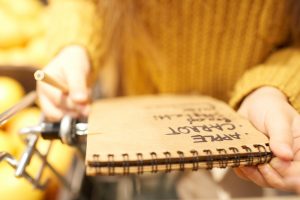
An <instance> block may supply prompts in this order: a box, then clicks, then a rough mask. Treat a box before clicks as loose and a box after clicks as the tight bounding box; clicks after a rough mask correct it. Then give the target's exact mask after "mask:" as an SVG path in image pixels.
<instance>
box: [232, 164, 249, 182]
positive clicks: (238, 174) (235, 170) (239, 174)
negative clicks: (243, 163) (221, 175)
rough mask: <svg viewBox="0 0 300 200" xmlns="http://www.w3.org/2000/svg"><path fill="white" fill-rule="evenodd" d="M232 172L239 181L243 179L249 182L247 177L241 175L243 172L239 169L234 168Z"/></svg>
mask: <svg viewBox="0 0 300 200" xmlns="http://www.w3.org/2000/svg"><path fill="white" fill-rule="evenodd" d="M233 171H234V172H235V174H236V175H237V176H238V177H240V178H241V179H243V180H245V181H250V180H249V178H247V176H246V175H245V174H244V173H243V171H242V170H241V169H240V168H239V167H238V168H234V169H233Z"/></svg>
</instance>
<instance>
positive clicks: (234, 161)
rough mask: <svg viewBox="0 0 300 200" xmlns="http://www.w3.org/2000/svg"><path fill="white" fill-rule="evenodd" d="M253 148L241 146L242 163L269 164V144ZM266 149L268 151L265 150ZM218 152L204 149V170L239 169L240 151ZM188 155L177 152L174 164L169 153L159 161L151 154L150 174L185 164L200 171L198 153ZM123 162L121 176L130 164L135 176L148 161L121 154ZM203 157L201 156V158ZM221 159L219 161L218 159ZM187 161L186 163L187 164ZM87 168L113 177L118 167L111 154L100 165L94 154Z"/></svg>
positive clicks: (193, 152) (230, 148)
mask: <svg viewBox="0 0 300 200" xmlns="http://www.w3.org/2000/svg"><path fill="white" fill-rule="evenodd" d="M253 147H254V148H256V149H257V150H258V151H259V152H258V153H257V152H255V154H254V152H253V150H252V149H251V148H250V147H248V146H246V145H243V146H241V148H242V149H244V150H245V152H246V153H247V157H246V158H245V157H243V163H244V164H245V165H246V166H252V165H254V164H256V163H257V164H263V163H266V162H269V161H270V160H271V158H272V153H271V151H270V146H269V144H265V145H261V144H255V145H253ZM267 148H268V150H269V151H268V150H267ZM216 151H217V152H218V155H213V153H212V150H210V149H205V150H203V152H204V153H205V154H206V160H205V161H204V162H205V163H206V169H212V168H213V167H215V165H216V164H217V166H218V167H220V168H226V167H228V166H231V167H239V166H240V165H241V161H242V158H241V155H240V154H239V153H240V151H239V149H238V148H236V147H229V148H228V150H226V149H224V148H222V149H216ZM229 151H230V152H232V156H233V157H232V156H231V157H229V155H230V154H229ZM190 153H191V154H192V156H191V157H189V158H187V157H185V155H184V152H182V151H177V154H178V157H176V158H175V159H178V160H177V161H175V162H174V158H172V155H171V153H170V152H168V151H167V152H163V155H164V157H165V158H164V159H163V160H159V159H158V156H157V153H156V152H151V153H150V156H151V160H150V166H151V173H157V172H158V171H159V170H158V167H159V166H162V165H164V169H165V172H166V173H169V172H171V171H172V165H174V164H176V165H179V170H180V171H183V170H185V165H186V163H190V164H192V170H193V171H197V170H199V169H200V166H199V163H201V160H200V157H201V156H200V154H199V151H197V150H191V151H190ZM122 157H123V161H122V163H121V167H122V168H123V174H124V175H128V174H130V168H131V163H133V166H136V167H137V174H143V173H144V166H146V165H147V166H149V161H148V163H145V160H144V159H143V154H142V153H137V154H136V157H137V159H136V160H135V161H130V160H129V154H127V153H125V154H122ZM202 157H203V156H202ZM220 158H221V159H220ZM254 158H257V159H258V162H257V160H255V161H256V162H255V163H254ZM187 160H188V162H187ZM89 167H91V168H94V169H95V173H96V174H101V168H104V167H105V168H107V171H108V175H114V174H115V168H116V167H120V166H119V165H118V166H116V162H115V161H114V155H113V154H108V155H107V162H106V164H105V162H103V163H101V162H100V155H99V154H94V155H93V161H91V162H89Z"/></svg>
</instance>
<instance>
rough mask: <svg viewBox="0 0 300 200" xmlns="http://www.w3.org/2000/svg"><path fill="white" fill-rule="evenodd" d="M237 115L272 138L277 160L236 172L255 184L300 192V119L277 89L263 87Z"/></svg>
mask: <svg viewBox="0 0 300 200" xmlns="http://www.w3.org/2000/svg"><path fill="white" fill-rule="evenodd" d="M238 112H239V113H240V114H241V115H243V116H244V117H246V118H248V119H249V120H250V121H251V123H252V124H253V125H254V126H255V127H256V128H257V129H258V130H260V131H262V132H264V133H265V134H266V135H267V136H268V137H269V138H270V147H271V150H272V151H273V153H274V154H275V156H276V158H274V159H272V161H271V162H270V163H269V164H263V165H259V166H257V167H240V168H236V169H235V172H236V173H237V174H238V175H239V176H240V177H242V178H245V179H248V180H251V181H253V182H254V183H256V184H258V185H260V186H265V187H273V188H276V189H281V190H293V189H296V187H298V188H300V181H298V182H297V181H294V182H293V184H291V182H289V181H288V179H289V178H291V177H296V176H298V178H299V179H300V115H299V113H298V112H297V111H296V110H295V109H294V108H293V107H292V106H291V105H290V104H289V103H288V101H287V99H286V97H285V96H284V95H283V93H281V92H280V91H279V90H278V89H276V88H273V87H262V88H260V89H257V90H256V91H254V92H253V93H251V94H250V95H249V96H248V97H246V99H245V100H244V101H243V103H242V105H241V107H240V109H239V110H238Z"/></svg>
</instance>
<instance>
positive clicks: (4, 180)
mask: <svg viewBox="0 0 300 200" xmlns="http://www.w3.org/2000/svg"><path fill="white" fill-rule="evenodd" d="M14 173H15V170H14V169H13V168H12V167H10V166H9V165H8V164H5V163H3V164H1V166H0V197H1V199H2V200H20V199H22V200H42V199H44V196H45V193H44V192H43V191H40V190H37V189H34V187H33V186H32V184H31V183H29V182H28V181H27V180H25V179H24V178H16V177H15V175H14Z"/></svg>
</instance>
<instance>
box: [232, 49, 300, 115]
mask: <svg viewBox="0 0 300 200" xmlns="http://www.w3.org/2000/svg"><path fill="white" fill-rule="evenodd" d="M262 86H273V87H276V88H278V89H279V90H281V91H282V92H283V93H284V94H285V95H286V96H287V98H288V100H289V102H290V103H291V105H292V106H293V107H294V108H295V109H296V110H297V111H298V112H300V49H297V48H287V49H282V50H279V51H276V52H274V53H273V54H272V55H271V56H270V57H269V58H268V59H267V61H266V62H265V63H264V64H261V65H258V66H256V67H254V68H253V69H251V70H249V71H248V72H246V73H245V74H244V75H243V76H242V78H241V79H240V80H239V81H238V82H237V84H236V86H235V90H234V92H233V95H232V98H231V100H230V105H231V106H233V107H234V108H235V109H237V108H238V107H239V105H240V103H241V102H242V100H243V99H244V98H245V97H246V96H247V95H248V94H250V93H251V92H252V91H254V90H255V89H257V88H259V87H262Z"/></svg>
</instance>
